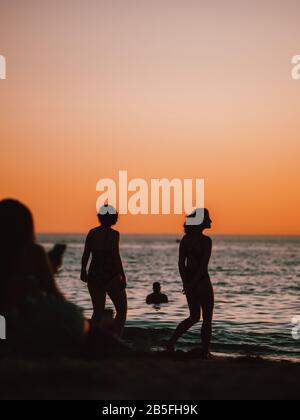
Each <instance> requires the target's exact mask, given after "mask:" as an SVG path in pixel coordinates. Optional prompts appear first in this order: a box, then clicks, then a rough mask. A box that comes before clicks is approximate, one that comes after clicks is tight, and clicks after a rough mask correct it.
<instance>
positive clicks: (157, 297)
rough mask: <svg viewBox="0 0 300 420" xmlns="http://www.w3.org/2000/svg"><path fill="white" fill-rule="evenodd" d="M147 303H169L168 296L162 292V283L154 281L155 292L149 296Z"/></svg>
mask: <svg viewBox="0 0 300 420" xmlns="http://www.w3.org/2000/svg"><path fill="white" fill-rule="evenodd" d="M146 303H147V305H160V304H161V303H169V299H168V296H167V295H165V294H163V293H161V285H160V283H158V282H156V283H153V293H151V294H150V295H148V296H147V299H146Z"/></svg>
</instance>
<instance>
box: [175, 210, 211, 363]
mask: <svg viewBox="0 0 300 420" xmlns="http://www.w3.org/2000/svg"><path fill="white" fill-rule="evenodd" d="M195 217H196V212H195V213H193V214H191V215H190V216H189V217H188V219H192V218H195ZM188 219H187V222H186V223H185V225H184V230H185V236H184V237H183V239H182V241H181V243H180V250H179V271H180V275H181V278H182V282H183V287H184V292H185V295H186V299H187V303H188V306H189V311H190V316H189V317H188V318H187V319H185V320H184V321H183V322H181V323H180V324H179V325H178V327H177V329H176V331H175V333H174V335H173V337H172V338H171V340H170V341H169V343H168V350H169V351H174V348H175V345H176V343H177V340H178V339H179V338H180V337H181V336H182V335H183V334H184V333H185V332H187V331H188V330H189V329H190V328H191V327H192V326H193V325H195V324H197V323H198V322H199V321H200V319H201V313H202V317H203V325H202V330H201V338H202V356H203V358H207V357H209V355H210V354H209V348H210V342H211V335H212V319H213V310H214V291H213V287H212V284H211V281H210V277H209V273H208V264H209V260H210V257H211V251H212V240H211V239H210V238H209V237H208V236H205V235H204V234H203V231H204V230H205V229H210V228H211V223H212V221H211V219H210V216H209V212H208V210H207V209H205V210H204V220H203V223H202V224H201V225H190V224H188Z"/></svg>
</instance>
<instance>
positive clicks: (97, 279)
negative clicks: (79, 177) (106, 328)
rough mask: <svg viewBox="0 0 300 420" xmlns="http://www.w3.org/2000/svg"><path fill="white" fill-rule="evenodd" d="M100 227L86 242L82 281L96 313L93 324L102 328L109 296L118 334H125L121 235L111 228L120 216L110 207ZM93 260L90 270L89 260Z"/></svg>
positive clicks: (104, 209)
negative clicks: (113, 309)
mask: <svg viewBox="0 0 300 420" xmlns="http://www.w3.org/2000/svg"><path fill="white" fill-rule="evenodd" d="M98 219H99V222H100V226H99V227H96V228H94V229H92V230H91V231H90V232H89V234H88V236H87V238H86V243H85V249H84V253H83V257H82V269H81V280H82V281H83V282H85V283H88V288H89V292H90V295H91V299H92V303H93V309H94V313H93V316H92V320H91V321H92V324H93V326H95V327H97V326H100V325H101V323H102V320H103V314H104V309H105V302H106V296H107V295H108V296H109V297H110V299H111V300H112V302H113V304H114V306H115V308H116V318H115V323H114V327H115V332H116V334H117V335H118V336H121V335H122V333H123V329H124V325H125V322H126V316H127V295H126V276H125V273H124V270H123V264H122V260H121V257H120V251H119V242H120V234H119V232H117V231H116V230H114V229H112V226H114V225H115V224H116V223H117V221H118V213H117V212H116V210H115V209H114V208H113V207H111V206H108V205H105V206H103V207H102V208H101V209H100V212H99V214H98ZM91 255H92V261H91V264H90V267H89V270H88V271H87V265H88V262H89V258H90V256H91Z"/></svg>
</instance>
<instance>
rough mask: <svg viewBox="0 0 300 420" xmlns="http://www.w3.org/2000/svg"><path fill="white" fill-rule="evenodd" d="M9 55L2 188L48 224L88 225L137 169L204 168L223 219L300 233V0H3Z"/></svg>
mask: <svg viewBox="0 0 300 420" xmlns="http://www.w3.org/2000/svg"><path fill="white" fill-rule="evenodd" d="M0 54H2V55H3V56H5V57H6V60H7V80H1V81H0V133H1V154H0V156H1V165H0V179H1V181H0V198H4V197H8V196H9V197H14V198H19V199H21V200H22V201H24V202H25V203H26V204H28V205H29V206H30V208H31V209H32V210H33V212H34V215H35V221H36V228H37V230H38V231H39V232H82V231H86V230H87V229H88V228H90V227H91V226H92V225H94V224H95V223H96V218H95V204H96V199H97V197H98V195H99V194H98V193H97V192H96V183H97V181H98V180H99V179H100V178H107V177H109V178H116V177H117V175H118V171H119V170H128V173H129V177H130V178H136V177H139V178H145V179H146V180H149V179H150V178H164V177H166V178H173V177H176V178H204V179H205V183H206V195H205V198H206V206H207V207H209V208H210V209H211V214H212V218H213V221H214V225H213V233H218V234H300V218H299V214H300V198H299V179H300V165H299V156H300V143H299V135H300V118H299V110H300V81H298V82H297V81H294V80H292V78H291V69H292V65H291V59H292V57H293V56H294V55H296V54H300V2H299V1H298V0H297V1H296V0H285V1H278V0H263V1H262V0H260V1H258V0H251V1H250V0H242V1H241V0H236V1H234V0H230V1H229V0H219V1H216V0H211V1H209V2H208V1H207V2H206V1H205V2H204V1H200V0H172V1H171V0H151V1H149V0H147V1H145V0H112V1H106V0H105V1H104V0H103V1H102V0H89V1H84V0H51V1H50V0H43V1H38V0H27V1H22V0H1V1H0ZM182 222H183V217H182V216H155V217H154V216H122V217H121V220H120V225H119V228H120V230H121V231H122V232H140V233H142V232H153V233H154V232H174V233H179V232H180V231H181V225H182Z"/></svg>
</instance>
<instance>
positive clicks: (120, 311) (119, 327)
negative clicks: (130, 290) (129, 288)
mask: <svg viewBox="0 0 300 420" xmlns="http://www.w3.org/2000/svg"><path fill="white" fill-rule="evenodd" d="M107 293H108V296H109V297H110V299H111V300H112V303H113V304H114V306H115V308H116V317H115V331H116V333H117V335H118V336H119V337H121V336H122V334H123V330H124V326H125V323H126V318H127V293H126V289H125V288H123V287H122V286H121V285H119V284H114V285H112V286H111V287H109V289H108V290H107Z"/></svg>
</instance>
